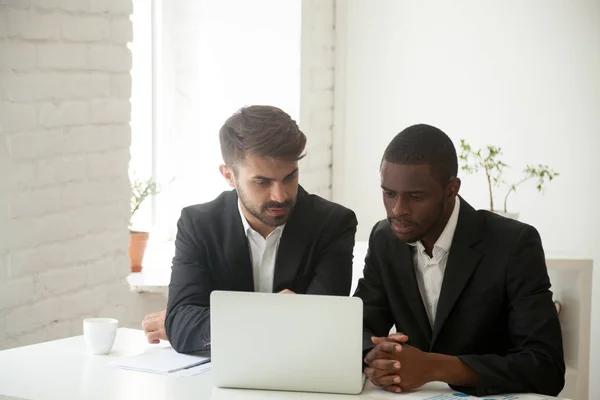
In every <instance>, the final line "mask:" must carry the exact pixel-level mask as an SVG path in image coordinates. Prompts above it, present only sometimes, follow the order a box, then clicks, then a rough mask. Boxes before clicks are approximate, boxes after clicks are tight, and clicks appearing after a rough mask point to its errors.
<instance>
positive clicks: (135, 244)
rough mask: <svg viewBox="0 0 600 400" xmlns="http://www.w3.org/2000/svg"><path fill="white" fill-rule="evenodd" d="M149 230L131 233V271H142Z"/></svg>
mask: <svg viewBox="0 0 600 400" xmlns="http://www.w3.org/2000/svg"><path fill="white" fill-rule="evenodd" d="M149 236H150V234H149V233H148V232H135V231H131V232H130V234H129V261H130V262H131V272H142V263H143V261H144V253H145V252H146V246H147V245H148V237H149Z"/></svg>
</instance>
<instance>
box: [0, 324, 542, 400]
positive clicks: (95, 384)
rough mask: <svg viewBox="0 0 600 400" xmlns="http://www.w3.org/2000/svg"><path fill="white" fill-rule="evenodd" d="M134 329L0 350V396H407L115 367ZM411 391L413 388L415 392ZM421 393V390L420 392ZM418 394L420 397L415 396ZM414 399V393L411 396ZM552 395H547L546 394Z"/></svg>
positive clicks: (137, 349)
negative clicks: (96, 339) (225, 384)
mask: <svg viewBox="0 0 600 400" xmlns="http://www.w3.org/2000/svg"><path fill="white" fill-rule="evenodd" d="M145 339H146V338H145V335H144V333H143V332H142V331H140V330H135V329H125V328H120V329H119V330H118V333H117V339H116V341H115V345H114V347H113V350H112V351H111V354H110V355H108V356H92V355H89V354H88V353H87V349H86V346H85V342H84V340H83V336H75V337H71V338H67V339H61V340H55V341H51V342H46V343H40V344H36V345H31V346H24V347H19V348H15V349H9V350H4V351H0V399H4V398H7V399H10V398H11V397H3V396H2V395H4V396H14V397H16V398H24V399H32V400H37V399H111V400H118V399H127V400H131V399H144V400H155V399H156V400H158V399H178V400H180V399H181V400H185V399H194V400H201V399H211V400H223V399H227V400H243V399H275V398H277V399H316V400H319V399H340V400H343V399H346V398H351V399H354V400H356V399H361V400H363V399H385V398H397V399H398V398H399V399H402V398H404V399H406V400H408V399H410V398H411V397H412V396H409V394H405V395H394V394H392V393H387V392H385V391H382V390H380V389H378V388H375V387H373V386H372V385H370V383H367V384H366V385H365V389H364V390H363V392H362V394H360V395H358V396H346V395H327V394H314V393H293V392H267V391H254V390H236V389H218V388H215V387H213V384H212V378H211V373H210V372H205V373H202V374H199V375H194V376H167V375H158V374H151V373H144V372H137V371H130V370H125V369H119V368H117V367H114V366H112V365H109V364H112V363H114V362H115V361H117V360H118V359H119V358H120V357H127V356H131V355H135V354H140V353H143V352H144V351H146V349H148V348H149V347H153V346H154V347H155V346H165V345H166V344H161V345H149V344H147V342H146V340H145ZM426 388H427V389H428V391H429V389H431V390H432V391H431V394H432V395H435V394H448V395H451V394H452V391H450V389H449V388H448V387H447V386H446V385H443V384H438V383H434V384H429V385H427V387H426ZM415 394H417V393H415ZM421 394H423V392H422V393H421ZM419 397H420V398H422V397H421V396H419ZM412 398H414V397H412ZM546 398H547V399H552V398H553V397H546Z"/></svg>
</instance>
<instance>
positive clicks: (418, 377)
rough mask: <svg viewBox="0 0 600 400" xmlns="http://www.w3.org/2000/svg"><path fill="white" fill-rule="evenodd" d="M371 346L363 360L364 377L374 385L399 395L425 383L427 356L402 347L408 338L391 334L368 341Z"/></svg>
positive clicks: (412, 348)
mask: <svg viewBox="0 0 600 400" xmlns="http://www.w3.org/2000/svg"><path fill="white" fill-rule="evenodd" d="M371 340H372V341H373V343H374V344H375V347H374V348H373V349H372V350H371V351H370V352H369V353H368V354H367V356H366V357H365V363H366V364H367V367H366V368H365V375H366V376H367V377H368V378H369V379H370V380H371V382H372V383H373V384H374V385H375V386H379V387H381V388H383V389H385V390H387V391H390V392H394V393H399V392H401V391H409V390H414V389H418V388H419V387H421V386H423V385H424V384H425V383H427V382H429V381H430V379H429V370H428V362H427V361H428V354H429V353H426V352H423V351H421V350H419V349H417V348H416V347H413V346H410V345H408V344H406V342H407V341H408V336H406V335H405V334H403V333H394V334H392V335H390V336H388V337H373V338H371Z"/></svg>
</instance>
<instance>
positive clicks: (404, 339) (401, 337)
mask: <svg viewBox="0 0 600 400" xmlns="http://www.w3.org/2000/svg"><path fill="white" fill-rule="evenodd" d="M388 337H389V338H390V339H392V340H395V341H396V342H400V343H406V342H407V341H408V336H406V335H405V334H404V333H402V332H396V333H392V334H391V335H390V336H388Z"/></svg>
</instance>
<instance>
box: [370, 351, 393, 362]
mask: <svg viewBox="0 0 600 400" xmlns="http://www.w3.org/2000/svg"><path fill="white" fill-rule="evenodd" d="M397 357H398V352H389V351H379V350H378V349H374V350H372V351H370V352H369V353H368V354H367V356H366V357H365V362H366V363H367V364H370V363H372V362H373V361H374V360H377V359H381V360H397Z"/></svg>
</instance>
